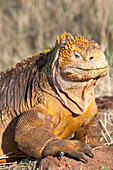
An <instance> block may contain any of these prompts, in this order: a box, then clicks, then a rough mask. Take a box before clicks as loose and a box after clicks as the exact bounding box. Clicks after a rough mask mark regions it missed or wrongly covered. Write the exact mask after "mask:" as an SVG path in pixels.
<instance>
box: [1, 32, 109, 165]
mask: <svg viewBox="0 0 113 170" xmlns="http://www.w3.org/2000/svg"><path fill="white" fill-rule="evenodd" d="M107 66H108V63H107V61H106V57H105V55H104V53H103V51H102V50H101V48H100V46H99V45H98V44H97V43H95V41H93V40H89V39H87V38H84V37H81V36H80V37H73V36H72V35H71V34H69V33H66V32H65V33H64V34H63V35H61V37H57V40H56V43H55V46H54V47H51V48H50V49H49V50H46V52H44V53H43V52H41V53H39V54H35V55H33V56H31V57H28V58H27V59H24V60H23V61H22V62H19V63H17V64H16V65H15V66H14V67H12V68H10V69H8V70H6V71H4V72H2V73H1V74H0V161H1V162H6V161H7V159H6V158H7V155H9V154H11V153H14V152H15V151H18V152H23V153H25V154H28V155H30V156H33V157H36V158H43V157H46V156H48V155H54V156H55V155H56V156H58V155H59V156H60V157H62V155H63V154H64V153H66V154H68V155H69V156H71V157H74V158H79V159H83V160H84V161H86V162H87V157H86V155H85V154H88V155H90V156H91V157H93V152H92V150H91V148H90V146H89V144H91V145H95V144H97V140H96V137H95V134H97V133H99V132H97V131H96V130H93V129H94V128H96V127H95V123H94V122H95V121H94V119H95V117H96V115H97V107H96V104H95V97H94V86H95V85H96V82H97V80H98V79H99V78H100V77H103V76H105V75H106V74H107ZM73 133H75V137H76V139H74V140H69V139H68V138H69V137H70V136H71V135H72V134H73ZM97 135H98V134H97ZM85 136H87V143H89V144H87V143H83V142H84V140H85ZM78 139H79V140H78ZM80 141H82V142H80ZM4 155H5V156H6V158H5V157H4ZM2 158H4V159H2ZM10 160H11V159H8V161H10ZM13 160H14V158H13Z"/></svg>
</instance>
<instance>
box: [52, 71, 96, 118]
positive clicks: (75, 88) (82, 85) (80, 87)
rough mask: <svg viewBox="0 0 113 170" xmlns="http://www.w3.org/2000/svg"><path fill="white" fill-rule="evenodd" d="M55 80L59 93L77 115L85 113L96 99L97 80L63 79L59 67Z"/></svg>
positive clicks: (66, 104) (65, 103)
mask: <svg viewBox="0 0 113 170" xmlns="http://www.w3.org/2000/svg"><path fill="white" fill-rule="evenodd" d="M55 81H56V83H55V84H56V88H57V89H58V90H57V91H58V94H59V96H60V97H61V98H62V100H63V101H64V105H65V106H66V107H68V108H69V109H70V110H71V111H72V112H73V113H75V114H77V115H80V114H84V113H85V112H86V110H87V108H88V106H89V104H90V103H91V101H92V100H93V99H94V86H95V84H96V82H97V80H93V79H91V80H88V81H85V82H77V81H76V82H73V81H68V80H65V79H63V77H62V76H61V75H60V70H59V68H58V69H57V71H56V75H55Z"/></svg>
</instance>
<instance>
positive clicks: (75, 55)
mask: <svg viewBox="0 0 113 170" xmlns="http://www.w3.org/2000/svg"><path fill="white" fill-rule="evenodd" d="M71 58H72V59H73V60H75V61H81V60H82V59H83V58H82V56H81V55H80V54H79V53H78V52H76V51H74V52H72V55H71Z"/></svg>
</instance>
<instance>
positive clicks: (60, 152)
mask: <svg viewBox="0 0 113 170" xmlns="http://www.w3.org/2000/svg"><path fill="white" fill-rule="evenodd" d="M63 156H64V152H63V151H58V154H57V157H58V160H59V161H61V159H62V157H63Z"/></svg>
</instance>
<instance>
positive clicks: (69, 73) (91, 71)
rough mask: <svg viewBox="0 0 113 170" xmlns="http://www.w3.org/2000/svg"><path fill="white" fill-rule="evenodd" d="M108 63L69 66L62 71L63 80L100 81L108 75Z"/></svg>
mask: <svg viewBox="0 0 113 170" xmlns="http://www.w3.org/2000/svg"><path fill="white" fill-rule="evenodd" d="M107 66H108V64H107V62H105V61H104V62H100V63H93V64H91V63H82V64H79V65H78V66H76V65H71V66H70V65H67V66H66V67H64V68H62V69H60V74H61V76H62V78H64V79H66V80H69V81H88V80H90V79H99V78H100V77H103V76H106V75H107Z"/></svg>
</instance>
